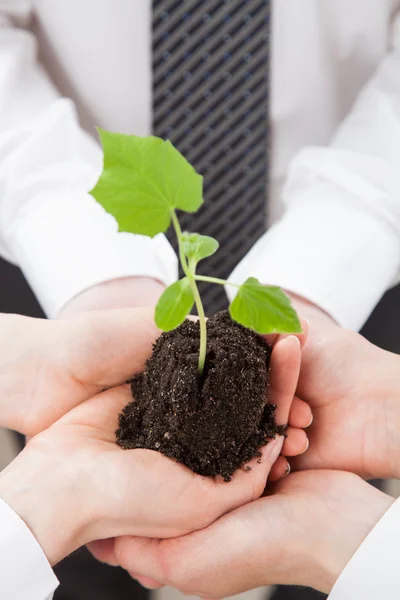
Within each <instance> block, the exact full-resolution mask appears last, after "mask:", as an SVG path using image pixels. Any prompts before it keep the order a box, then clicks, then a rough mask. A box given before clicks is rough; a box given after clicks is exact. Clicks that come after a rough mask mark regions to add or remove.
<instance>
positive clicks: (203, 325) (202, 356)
mask: <svg viewBox="0 0 400 600" xmlns="http://www.w3.org/2000/svg"><path fill="white" fill-rule="evenodd" d="M189 281H190V287H191V288H192V292H193V296H194V301H195V303H196V308H197V314H198V315H199V322H200V351H199V364H198V370H199V373H200V375H201V374H202V373H203V370H204V363H205V362H206V350H207V322H206V315H205V314H204V308H203V303H202V301H201V298H200V294H199V288H198V287H197V285H196V282H195V280H194V279H189Z"/></svg>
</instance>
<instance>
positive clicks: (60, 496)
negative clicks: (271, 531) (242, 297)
mask: <svg viewBox="0 0 400 600" xmlns="http://www.w3.org/2000/svg"><path fill="white" fill-rule="evenodd" d="M1 320H2V322H1V324H0V325H1V327H0V330H1V331H2V336H1V338H0V388H1V389H2V391H4V393H2V394H1V396H0V415H1V424H2V425H3V426H6V427H14V428H16V429H17V430H19V431H21V432H22V433H25V434H29V435H34V437H33V438H32V439H31V440H30V442H29V443H28V445H27V447H26V448H25V449H24V451H23V452H22V453H21V454H20V455H19V457H18V458H17V459H16V460H15V461H13V463H11V465H10V466H9V467H8V468H7V469H5V470H4V471H3V472H2V473H1V474H0V497H2V498H3V499H4V500H5V501H6V502H7V503H9V505H10V506H11V507H12V508H14V510H15V511H16V512H17V513H18V514H19V515H20V517H21V518H22V519H23V520H24V521H25V522H26V524H27V525H28V527H30V529H31V530H32V532H33V533H34V535H35V537H36V538H37V540H38V541H39V543H40V544H41V546H42V548H43V549H44V551H45V554H46V555H47V557H48V559H49V561H50V562H51V564H55V563H56V562H58V561H59V560H61V559H62V558H63V557H65V556H66V555H68V554H69V553H71V552H72V551H74V550H75V549H76V548H78V547H79V546H81V545H82V544H86V543H89V542H91V541H92V540H96V539H99V538H111V537H114V536H122V535H135V536H148V537H159V538H161V537H162V538H169V537H176V536H180V535H184V534H187V533H189V532H192V531H195V530H198V529H203V528H205V527H207V526H208V525H210V524H211V523H212V522H214V521H215V520H216V519H218V518H219V517H220V516H221V515H222V514H225V513H226V512H230V511H232V510H234V509H235V508H237V507H238V506H241V505H243V504H245V503H248V502H251V501H253V500H255V499H256V498H258V497H259V496H260V495H261V494H262V492H263V490H264V488H265V485H266V481H267V477H268V474H269V472H270V469H271V466H272V465H273V464H274V462H275V460H276V458H277V457H278V455H279V453H280V451H281V449H282V443H283V440H282V439H276V440H274V441H272V442H271V443H269V444H268V445H267V446H266V447H265V448H264V450H263V456H262V460H261V463H260V464H259V463H258V462H257V461H254V462H253V463H252V464H251V471H250V472H246V471H244V470H242V471H238V472H237V473H236V474H235V475H234V477H233V480H232V482H231V483H229V484H226V483H225V482H223V481H221V479H220V478H215V479H211V478H204V477H200V476H198V475H195V474H193V473H192V472H191V471H190V470H189V469H187V468H185V467H183V466H182V465H178V464H177V463H175V462H174V461H171V460H170V459H168V458H166V457H164V456H162V455H161V454H159V453H157V452H152V451H149V450H131V451H124V450H122V449H121V448H119V447H118V446H116V444H115V429H116V427H117V416H118V413H119V412H120V411H121V409H122V408H123V406H124V405H125V404H126V403H127V402H128V401H129V399H130V397H131V396H130V390H129V389H128V387H127V386H126V385H124V384H122V385H118V384H121V383H122V382H124V381H125V380H126V379H127V378H128V377H129V376H130V375H131V374H132V372H135V371H137V370H140V369H142V368H143V365H144V361H145V359H146V358H147V357H148V356H149V355H150V352H151V346H152V342H153V341H154V339H155V338H156V337H157V335H158V334H159V332H158V331H157V330H156V328H155V326H154V323H153V309H148V308H144V309H125V310H115V311H111V310H107V311H103V312H88V313H87V314H84V315H82V316H80V317H78V318H76V319H71V320H69V321H54V322H48V321H41V320H35V319H27V318H24V317H17V316H6V315H3V316H1ZM132 332H134V334H132ZM271 341H273V343H274V348H273V352H272V358H271V360H272V362H273V365H274V367H273V368H274V371H275V379H274V382H273V399H274V402H275V403H276V404H277V407H278V408H277V414H278V415H279V419H280V420H281V422H282V423H286V422H287V420H288V417H289V413H290V409H291V405H292V400H293V395H294V391H295V388H296V384H297V379H298V373H299V368H300V342H299V340H298V339H297V338H296V337H294V336H289V337H286V338H279V337H276V338H275V339H274V340H271ZM21 373H24V377H21ZM109 386H115V387H112V388H111V389H108V390H107V391H103V392H102V391H101V390H103V389H104V388H105V387H109ZM33 407H34V410H33ZM51 421H52V422H53V424H51V425H50V422H51ZM160 490H162V494H163V502H162V503H161V504H160V502H159V497H160ZM199 498H202V502H201V503H199V501H198V499H199ZM50 499H51V502H50ZM60 524H63V527H60Z"/></svg>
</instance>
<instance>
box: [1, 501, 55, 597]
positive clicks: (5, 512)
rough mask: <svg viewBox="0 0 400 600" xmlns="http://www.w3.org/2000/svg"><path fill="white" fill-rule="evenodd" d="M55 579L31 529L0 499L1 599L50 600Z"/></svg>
mask: <svg viewBox="0 0 400 600" xmlns="http://www.w3.org/2000/svg"><path fill="white" fill-rule="evenodd" d="M57 587H58V580H57V578H56V576H55V575H54V572H53V569H52V568H51V566H50V564H49V563H48V561H47V558H46V556H45V554H44V552H43V550H42V549H41V547H40V546H39V544H38V542H37V541H36V539H35V538H34V536H33V534H32V533H31V531H30V529H29V528H28V527H27V526H26V525H25V523H24V522H23V521H22V520H21V519H20V518H19V516H18V515H17V514H16V513H15V512H14V511H13V510H12V509H11V508H10V507H9V506H8V504H6V503H5V502H4V501H3V500H2V499H1V498H0V598H2V600H27V599H28V598H29V600H51V598H52V597H53V593H54V591H55V590H56V588H57Z"/></svg>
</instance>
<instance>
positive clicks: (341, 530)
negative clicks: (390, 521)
mask: <svg viewBox="0 0 400 600" xmlns="http://www.w3.org/2000/svg"><path fill="white" fill-rule="evenodd" d="M392 502H393V499H392V498H390V497H389V496H387V495H385V494H383V493H382V492H380V491H378V490H376V489H375V488H373V487H372V486H370V485H369V484H367V483H366V482H364V481H363V480H362V479H360V478H359V477H357V476H356V475H353V474H350V473H342V472H335V471H313V472H307V473H294V474H292V475H290V476H289V477H287V478H286V479H284V480H282V481H281V482H280V483H279V484H277V485H276V486H275V490H274V493H273V494H272V495H271V496H268V497H264V498H261V499H259V500H257V501H256V502H253V503H251V504H247V505H246V506H242V507H241V508H239V509H237V510H235V511H234V512H231V513H229V514H227V515H225V516H223V517H222V518H221V519H219V520H218V521H216V522H215V523H213V524H212V525H211V526H210V527H208V528H207V529H205V530H203V531H198V532H195V533H192V534H190V535H187V536H184V537H180V538H177V539H173V540H154V539H143V538H128V537H125V538H120V539H119V540H116V541H115V542H113V543H108V544H103V545H102V546H100V547H99V548H98V549H97V556H98V558H99V559H100V560H101V559H102V560H103V561H105V562H111V563H114V562H118V563H119V564H121V565H122V566H123V567H124V568H125V569H126V570H128V571H129V572H130V573H131V574H132V576H133V577H135V578H137V579H138V580H139V581H140V582H141V583H142V584H143V585H145V586H146V587H153V588H155V587H160V586H161V585H164V584H165V585H170V586H173V587H175V588H177V589H179V590H180V591H182V592H183V593H185V594H195V595H198V596H201V597H210V596H211V597H213V598H220V597H226V596H232V595H234V594H239V593H241V592H244V591H246V590H249V589H251V588H255V587H261V586H264V585H270V584H292V585H293V584H294V585H305V586H310V587H314V588H316V589H318V590H321V591H323V592H326V593H329V591H330V590H331V588H332V586H333V584H334V582H335V581H336V579H337V578H338V576H339V575H340V573H341V571H342V570H343V568H344V567H345V565H346V564H347V562H348V561H349V560H350V558H351V557H352V555H353V554H354V552H355V551H356V549H357V548H358V547H359V546H360V544H361V543H362V542H363V540H364V539H365V537H366V536H367V535H368V533H369V532H370V531H371V529H372V528H373V527H374V525H375V524H376V523H377V521H378V520H379V519H380V518H381V517H382V515H383V514H384V513H385V512H386V511H387V510H388V508H389V507H390V506H391V504H392Z"/></svg>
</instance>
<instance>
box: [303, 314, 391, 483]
mask: <svg viewBox="0 0 400 600" xmlns="http://www.w3.org/2000/svg"><path fill="white" fill-rule="evenodd" d="M399 390H400V358H399V356H398V355H396V354H391V353H390V352H386V351H384V350H381V349H380V348H377V347H376V346H373V345H372V344H370V343H369V342H367V341H366V340H365V339H364V338H363V337H362V336H361V335H359V334H357V333H354V332H351V331H347V330H344V329H341V328H340V327H338V326H336V325H333V324H332V325H331V324H329V323H322V322H318V323H316V322H314V321H312V320H310V325H309V335H308V340H307V343H306V345H305V348H304V349H303V356H302V367H301V373H300V379H299V385H298V389H297V396H298V397H299V398H302V399H303V400H304V401H306V402H307V403H308V404H309V405H310V407H311V409H312V411H313V415H314V420H313V423H312V425H311V427H310V428H309V429H308V430H307V433H308V435H309V438H310V447H309V450H308V452H307V453H306V454H304V456H301V457H300V458H298V459H295V460H293V461H291V462H292V467H294V468H296V469H342V470H346V471H352V472H353V473H357V474H359V475H361V476H363V477H366V478H388V477H393V478H398V477H399V476H400V468H399V465H400V442H399V439H400V438H399V434H398V432H399V430H400V403H399Z"/></svg>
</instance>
